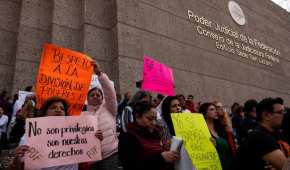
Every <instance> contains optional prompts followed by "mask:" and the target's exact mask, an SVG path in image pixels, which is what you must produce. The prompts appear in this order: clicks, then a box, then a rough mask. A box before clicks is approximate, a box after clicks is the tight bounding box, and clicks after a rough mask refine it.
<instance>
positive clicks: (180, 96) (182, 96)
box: [176, 94, 185, 100]
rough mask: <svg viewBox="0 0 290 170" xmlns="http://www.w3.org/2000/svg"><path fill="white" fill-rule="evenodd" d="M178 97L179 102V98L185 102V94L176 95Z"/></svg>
mask: <svg viewBox="0 0 290 170" xmlns="http://www.w3.org/2000/svg"><path fill="white" fill-rule="evenodd" d="M176 97H178V100H179V98H183V100H185V97H184V95H183V94H178V95H176Z"/></svg>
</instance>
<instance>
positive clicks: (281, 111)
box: [273, 110, 287, 115]
mask: <svg viewBox="0 0 290 170" xmlns="http://www.w3.org/2000/svg"><path fill="white" fill-rule="evenodd" d="M273 113H276V114H279V115H285V114H286V113H287V111H286V110H280V111H277V112H273Z"/></svg>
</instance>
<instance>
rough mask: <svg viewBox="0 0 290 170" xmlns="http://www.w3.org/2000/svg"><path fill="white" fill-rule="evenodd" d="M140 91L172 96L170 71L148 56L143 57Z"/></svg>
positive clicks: (172, 86)
mask: <svg viewBox="0 0 290 170" xmlns="http://www.w3.org/2000/svg"><path fill="white" fill-rule="evenodd" d="M142 89H143V90H148V91H152V92H156V93H160V94H164V95H169V96H173V95H174V80H173V72H172V69H171V68H170V67H168V66H166V65H164V64H161V63H159V62H158V61H156V60H153V59H152V58H150V57H148V56H144V68H143V81H142Z"/></svg>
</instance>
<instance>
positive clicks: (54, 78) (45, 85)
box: [36, 44, 93, 115]
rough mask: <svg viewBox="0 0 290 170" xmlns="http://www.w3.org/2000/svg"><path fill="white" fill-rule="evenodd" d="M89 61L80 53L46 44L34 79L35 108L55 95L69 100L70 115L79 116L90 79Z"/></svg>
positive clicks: (91, 71) (90, 68)
mask: <svg viewBox="0 0 290 170" xmlns="http://www.w3.org/2000/svg"><path fill="white" fill-rule="evenodd" d="M91 61H92V59H90V58H89V57H88V56H86V55H84V54H82V53H79V52H76V51H72V50H69V49H66V48H61V47H58V46H56V45H53V44H45V45H44V48H43V52H42V57H41V61H40V66H39V70H38V75H37V81H36V100H37V108H40V107H41V105H42V104H43V102H44V101H45V100H46V99H47V98H49V97H53V96H58V97H61V98H63V99H65V100H67V101H68V103H69V114H70V115H79V114H80V113H81V111H82V108H83V105H84V103H85V100H86V96H87V93H88V90H89V86H90V82H91V78H92V73H93V66H92V64H91Z"/></svg>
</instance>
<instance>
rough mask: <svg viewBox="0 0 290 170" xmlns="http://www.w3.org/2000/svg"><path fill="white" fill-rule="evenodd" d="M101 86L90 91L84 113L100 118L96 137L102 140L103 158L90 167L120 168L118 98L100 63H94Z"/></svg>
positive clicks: (107, 169)
mask: <svg viewBox="0 0 290 170" xmlns="http://www.w3.org/2000/svg"><path fill="white" fill-rule="evenodd" d="M94 71H95V74H97V75H98V79H99V82H100V84H101V86H102V87H101V88H100V87H94V88H92V89H90V90H89V93H88V97H87V99H88V107H87V111H84V112H83V113H82V114H83V115H94V116H96V117H97V119H98V128H99V129H98V132H97V133H96V137H98V138H99V139H100V140H101V152H102V160H101V161H98V162H96V163H93V164H92V165H91V166H90V167H91V168H90V169H96V170H115V169H118V138H117V134H116V116H117V99H116V91H115V89H114V86H113V84H112V82H111V80H110V79H109V78H108V76H107V75H106V74H105V73H103V72H102V71H101V69H100V66H99V64H98V63H94Z"/></svg>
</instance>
